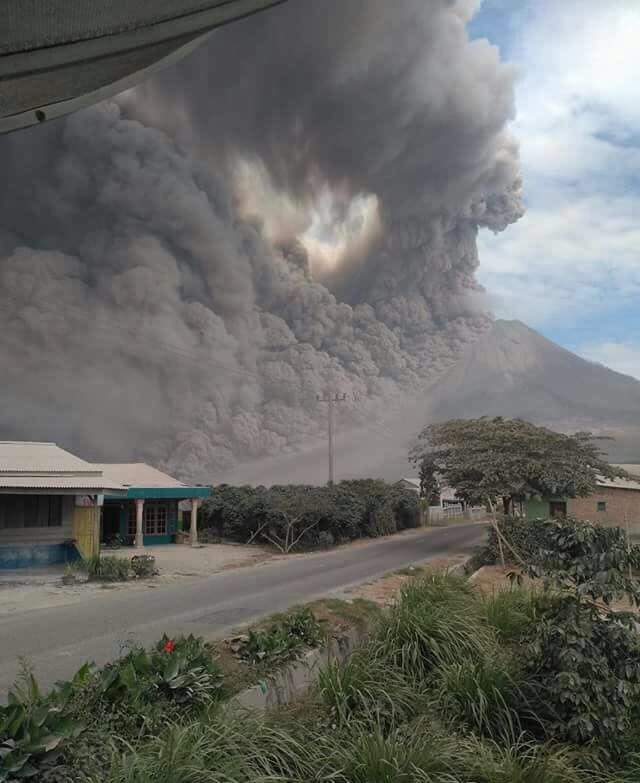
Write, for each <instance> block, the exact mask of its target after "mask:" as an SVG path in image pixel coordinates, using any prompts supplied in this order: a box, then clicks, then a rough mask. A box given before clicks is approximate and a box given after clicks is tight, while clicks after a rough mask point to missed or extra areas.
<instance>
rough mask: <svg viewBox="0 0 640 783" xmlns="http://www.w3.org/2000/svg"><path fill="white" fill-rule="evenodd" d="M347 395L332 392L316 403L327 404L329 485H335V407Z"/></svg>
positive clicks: (345, 399)
mask: <svg viewBox="0 0 640 783" xmlns="http://www.w3.org/2000/svg"><path fill="white" fill-rule="evenodd" d="M346 401H347V395H346V394H339V393H338V392H332V393H331V394H327V396H326V397H320V395H318V402H323V403H327V429H328V433H329V485H330V486H332V485H333V484H334V483H335V465H334V455H333V452H334V445H335V407H336V405H337V404H338V403H340V402H346Z"/></svg>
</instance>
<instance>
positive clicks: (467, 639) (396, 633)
mask: <svg viewBox="0 0 640 783" xmlns="http://www.w3.org/2000/svg"><path fill="white" fill-rule="evenodd" d="M374 638H375V641H376V643H377V650H376V654H377V656H379V657H381V658H383V659H384V660H387V661H391V662H393V663H394V665H396V666H397V667H398V668H399V669H400V670H402V671H403V672H404V673H405V674H407V675H408V676H413V677H417V678H419V679H425V678H426V677H427V676H428V675H429V673H430V672H431V671H432V670H433V669H434V668H435V667H436V666H437V665H440V664H443V663H454V662H456V661H458V660H461V659H468V658H474V657H477V656H481V655H483V654H484V653H485V652H486V650H487V649H488V647H490V646H491V645H492V644H493V643H494V637H493V634H492V633H491V631H490V629H489V628H488V626H487V625H486V624H483V623H482V621H481V615H480V612H479V610H478V605H477V600H476V599H475V596H474V593H473V590H472V588H471V586H470V585H469V584H468V583H467V582H465V581H464V580H463V579H462V578H460V577H457V576H453V575H435V576H428V577H426V578H424V579H417V580H415V581H413V580H412V581H411V582H409V583H407V585H405V587H404V588H403V590H402V593H401V596H400V600H399V601H398V603H397V604H396V605H395V606H393V607H392V608H391V610H390V611H389V612H388V613H387V614H385V615H384V616H383V617H382V618H381V621H380V623H379V625H378V628H377V630H376V632H375V636H374Z"/></svg>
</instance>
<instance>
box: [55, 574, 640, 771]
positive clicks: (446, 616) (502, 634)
mask: <svg viewBox="0 0 640 783" xmlns="http://www.w3.org/2000/svg"><path fill="white" fill-rule="evenodd" d="M537 606H538V604H537V600H535V601H534V598H533V596H532V594H531V593H527V592H526V591H525V590H521V589H512V590H507V591H505V592H504V593H494V594H492V595H491V596H486V597H485V596H482V595H480V594H478V593H476V592H475V590H474V589H473V587H472V586H471V585H470V584H469V583H468V582H466V581H465V580H464V579H462V578H460V577H456V576H452V575H435V576H434V575H428V576H424V575H420V576H419V577H417V578H416V579H411V580H409V581H408V582H407V584H406V585H405V586H404V589H403V590H402V594H401V596H400V599H399V601H398V603H397V605H396V606H394V607H393V608H392V609H391V610H389V611H385V612H380V610H379V609H378V608H377V607H375V606H374V605H371V604H369V602H344V601H339V600H337V599H330V600H327V601H323V602H318V603H316V604H314V611H318V612H324V613H325V614H326V616H327V617H331V618H334V619H339V620H341V621H343V622H349V623H353V622H356V621H368V622H371V621H372V622H373V623H374V626H373V631H372V633H371V635H370V638H369V640H368V641H367V642H366V643H364V644H363V645H362V646H361V647H359V648H358V649H357V650H356V651H355V652H354V653H353V654H352V655H351V657H350V658H348V659H347V660H345V661H334V662H332V663H329V664H327V665H326V666H324V667H323V668H322V670H321V671H320V673H319V677H318V680H317V683H316V685H315V687H314V688H313V689H312V691H311V692H310V693H309V695H308V696H307V698H306V700H305V701H304V702H303V703H302V704H298V705H295V706H293V707H290V708H286V709H278V710H273V711H270V712H269V713H267V714H265V715H257V714H254V713H249V712H247V713H245V712H239V711H238V708H237V707H235V708H233V709H232V708H230V707H225V706H224V705H222V704H213V705H205V706H203V707H201V708H198V709H193V710H191V711H189V710H184V709H173V710H172V709H170V708H169V706H167V711H166V713H165V714H157V713H154V712H153V710H151V711H147V713H146V714H144V713H142V714H141V713H138V714H135V715H133V714H132V713H131V705H128V703H127V702H126V701H124V702H122V703H121V704H119V705H118V706H117V709H115V707H116V705H111V706H109V705H108V704H104V703H102V702H100V703H99V709H100V710H102V712H101V713H98V711H97V709H98V708H97V707H96V705H97V704H98V702H95V701H94V702H91V690H92V689H91V687H90V686H88V687H87V693H86V699H87V701H86V702H85V703H84V704H83V707H84V708H85V709H93V710H94V714H93V715H92V720H93V722H94V729H93V730H92V732H91V733H88V734H87V735H85V737H84V740H83V742H84V745H83V746H82V753H83V754H84V755H82V754H79V755H78V757H77V759H76V764H75V766H73V767H72V768H70V774H69V775H68V776H67V778H64V777H60V778H57V779H55V783H59V781H66V780H73V781H74V783H231V782H232V781H233V783H248V782H249V781H253V782H255V783H259V782H260V781H262V782H263V783H267V781H269V782H271V783H287V782H288V783H302V782H303V781H308V782H309V783H311V782H312V781H315V783H321V782H324V781H326V783H329V781H331V783H605V781H607V783H638V781H640V755H638V756H637V757H636V756H634V755H633V753H630V754H629V758H628V760H627V761H628V763H627V768H626V770H614V769H612V768H611V765H608V766H607V765H606V764H604V763H603V762H602V761H600V762H597V761H596V760H595V755H594V753H592V752H591V750H589V749H582V750H577V749H575V748H571V747H567V746H558V745H553V744H550V743H549V742H547V741H545V739H544V737H543V736H542V735H541V733H540V732H537V729H538V728H539V726H538V725H536V723H535V716H533V715H532V710H531V706H530V705H529V703H528V702H527V699H526V698H525V696H524V695H523V691H526V690H527V688H526V685H527V684H526V682H524V683H523V681H522V678H521V675H520V673H519V672H520V668H521V667H520V660H519V650H520V647H519V645H520V644H521V643H522V639H523V638H525V637H526V632H527V626H528V624H530V623H531V621H532V620H534V619H535V612H536V611H538V609H537ZM289 616H290V615H289V613H287V614H286V615H284V616H279V617H277V618H275V619H274V618H270V619H269V620H268V621H266V622H263V623H261V624H260V626H259V627H261V628H262V629H263V630H264V629H265V628H268V627H269V624H270V623H272V624H273V623H274V622H276V623H282V622H284V620H285V618H287V617H289ZM216 647H217V649H218V650H220V647H219V646H218V645H216ZM227 652H228V653H229V654H230V651H227ZM222 666H223V668H224V669H225V673H226V679H227V680H229V681H230V682H231V683H232V685H230V684H229V682H226V683H225V694H227V695H228V694H229V692H230V691H233V689H234V688H235V687H238V688H239V686H240V681H241V679H242V676H243V674H242V672H243V671H244V672H245V673H246V675H247V676H248V677H253V676H254V675H255V673H256V672H257V670H258V669H257V667H246V666H245V664H240V663H239V662H238V661H237V659H235V658H234V659H232V660H231V659H228V660H227V661H226V662H225V660H224V656H222ZM227 666H230V667H231V666H233V667H235V672H236V675H235V676H236V677H238V679H237V680H235V681H234V680H233V676H234V675H232V674H230V673H227V671H228V670H227ZM245 684H246V683H245ZM523 686H525V687H523ZM93 690H95V689H93ZM93 698H94V699H95V696H93ZM128 720H129V721H130V723H127V721H128ZM96 721H98V723H96ZM118 732H120V736H118ZM536 736H538V739H536ZM83 761H86V763H83ZM91 763H92V765H91ZM42 783H50V781H49V780H43V782H42ZM51 783H54V779H52V780H51Z"/></svg>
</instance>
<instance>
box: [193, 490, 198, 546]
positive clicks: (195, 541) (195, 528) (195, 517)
mask: <svg viewBox="0 0 640 783" xmlns="http://www.w3.org/2000/svg"><path fill="white" fill-rule="evenodd" d="M191 546H198V498H192V500H191Z"/></svg>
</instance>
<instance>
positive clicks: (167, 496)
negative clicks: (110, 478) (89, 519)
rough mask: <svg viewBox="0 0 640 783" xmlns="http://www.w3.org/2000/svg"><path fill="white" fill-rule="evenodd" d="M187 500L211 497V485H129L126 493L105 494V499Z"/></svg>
mask: <svg viewBox="0 0 640 783" xmlns="http://www.w3.org/2000/svg"><path fill="white" fill-rule="evenodd" d="M123 497H124V498H128V499H129V500H136V499H137V500H189V499H190V498H209V497H211V487H131V488H129V489H128V490H127V494H126V495H124V496H123V495H106V494H105V496H104V499H105V500H122V499H123Z"/></svg>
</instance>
